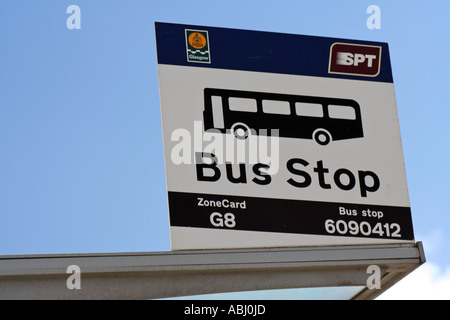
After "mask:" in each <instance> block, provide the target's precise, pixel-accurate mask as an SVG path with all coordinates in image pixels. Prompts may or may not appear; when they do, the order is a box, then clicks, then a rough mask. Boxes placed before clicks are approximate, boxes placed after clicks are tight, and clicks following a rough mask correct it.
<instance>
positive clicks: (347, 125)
mask: <svg viewBox="0 0 450 320" xmlns="http://www.w3.org/2000/svg"><path fill="white" fill-rule="evenodd" d="M204 98H205V109H204V111H203V122H204V126H205V130H209V129H217V130H219V131H220V132H222V133H226V132H227V130H230V131H231V132H232V133H233V134H234V135H235V136H236V138H238V139H245V138H247V136H248V135H249V134H250V133H251V132H259V130H260V129H278V130H279V132H278V134H279V136H280V137H286V138H301V139H313V140H315V141H316V142H317V143H319V144H320V145H327V144H328V143H329V142H330V141H332V140H333V141H334V140H344V139H353V138H360V137H363V136H364V134H363V128H362V120H361V110H360V106H359V104H358V103H357V102H356V101H354V100H350V99H340V98H326V97H314V96H303V95H291V94H280V93H268V92H253V91H241V90H227V89H213V88H205V90H204ZM252 129H253V130H252ZM261 132H264V130H262V131H261ZM265 132H267V130H266V131H265Z"/></svg>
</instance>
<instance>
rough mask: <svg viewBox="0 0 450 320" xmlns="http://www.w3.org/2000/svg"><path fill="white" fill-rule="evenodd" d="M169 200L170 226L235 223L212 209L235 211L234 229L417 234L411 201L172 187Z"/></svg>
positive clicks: (400, 237) (402, 236) (351, 234)
mask: <svg viewBox="0 0 450 320" xmlns="http://www.w3.org/2000/svg"><path fill="white" fill-rule="evenodd" d="M168 200H169V215H170V225H171V226H179V227H196V228H212V229H217V228H221V229H230V227H229V226H227V225H225V224H224V225H221V226H220V225H219V224H218V223H215V224H213V222H214V216H213V217H212V214H213V213H218V214H216V215H215V216H216V217H217V216H218V217H224V215H225V214H226V213H232V215H233V220H234V223H233V224H232V229H233V230H246V231H262V232H280V233H294V234H312V235H328V236H348V237H366V238H377V239H392V240H414V234H413V226H412V219H411V209H410V208H409V207H400V206H385V205H372V204H352V203H335V202H319V201H304V200H288V199H272V198H258V197H244V196H230V195H217V194H200V193H186V192H171V191H169V192H168ZM356 229H357V230H358V231H356Z"/></svg>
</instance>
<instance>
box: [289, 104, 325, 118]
mask: <svg viewBox="0 0 450 320" xmlns="http://www.w3.org/2000/svg"><path fill="white" fill-rule="evenodd" d="M295 113H296V114H297V115H298V116H304V117H319V118H321V117H323V108H322V105H321V104H318V103H307V102H296V103H295Z"/></svg>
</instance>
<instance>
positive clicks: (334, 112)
mask: <svg viewBox="0 0 450 320" xmlns="http://www.w3.org/2000/svg"><path fill="white" fill-rule="evenodd" d="M328 114H329V116H330V118H334V119H345V120H356V113H355V109H353V108H352V107H349V106H338V105H329V106H328Z"/></svg>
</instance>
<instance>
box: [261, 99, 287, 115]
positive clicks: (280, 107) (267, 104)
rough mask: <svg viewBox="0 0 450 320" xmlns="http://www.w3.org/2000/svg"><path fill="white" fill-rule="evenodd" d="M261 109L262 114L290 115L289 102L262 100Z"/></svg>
mask: <svg viewBox="0 0 450 320" xmlns="http://www.w3.org/2000/svg"><path fill="white" fill-rule="evenodd" d="M262 109H263V112H264V113H274V114H291V107H290V105H289V101H279V100H278V101H277V100H263V101H262Z"/></svg>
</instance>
